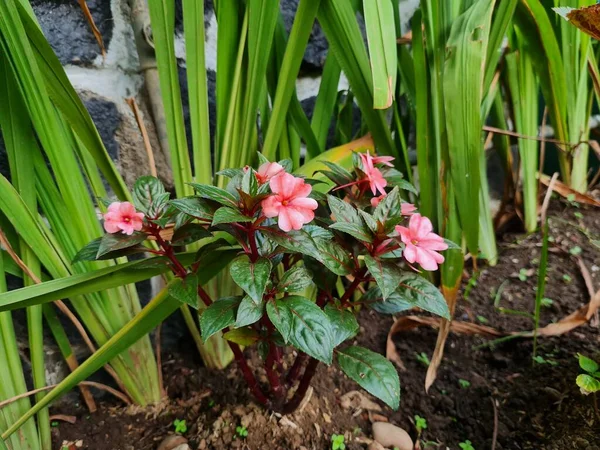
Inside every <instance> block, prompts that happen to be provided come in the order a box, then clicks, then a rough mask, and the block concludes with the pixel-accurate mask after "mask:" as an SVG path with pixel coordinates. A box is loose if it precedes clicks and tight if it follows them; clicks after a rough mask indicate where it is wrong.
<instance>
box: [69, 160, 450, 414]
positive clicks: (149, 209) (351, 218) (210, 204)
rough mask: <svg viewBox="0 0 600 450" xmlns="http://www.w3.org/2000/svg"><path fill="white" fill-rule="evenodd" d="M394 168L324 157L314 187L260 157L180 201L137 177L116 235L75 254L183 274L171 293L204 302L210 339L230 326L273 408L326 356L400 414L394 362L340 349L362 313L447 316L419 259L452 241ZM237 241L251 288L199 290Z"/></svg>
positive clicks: (437, 258)
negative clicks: (349, 166)
mask: <svg viewBox="0 0 600 450" xmlns="http://www.w3.org/2000/svg"><path fill="white" fill-rule="evenodd" d="M260 157H261V158H262V156H260ZM391 160H392V158H388V157H377V156H371V155H370V154H368V153H367V154H357V155H355V157H354V159H353V161H354V167H353V170H352V171H351V172H350V171H347V170H346V169H345V168H343V167H341V166H338V165H336V164H333V163H329V162H325V163H324V164H325V165H326V166H327V168H328V169H327V170H322V171H319V173H318V174H317V176H319V177H321V179H320V180H316V179H302V178H299V177H296V176H294V175H292V174H291V173H289V170H290V166H291V163H290V162H289V161H280V162H278V163H276V162H269V161H266V160H264V158H262V164H261V165H260V167H259V168H258V169H257V170H255V169H253V168H250V167H245V168H243V169H228V170H225V171H223V172H221V173H220V175H222V176H225V177H227V178H229V180H230V181H229V184H228V186H227V188H226V189H221V188H218V187H215V186H209V185H203V184H192V186H193V188H194V190H195V191H196V193H197V195H195V196H191V197H186V198H181V199H173V200H170V198H169V197H170V194H169V193H168V192H167V191H166V190H165V188H164V187H163V185H162V184H161V183H160V181H159V180H158V179H156V178H153V177H142V178H140V179H139V180H138V181H137V183H136V185H135V188H134V203H135V205H132V204H129V203H113V204H111V205H110V206H109V208H108V212H107V213H106V214H105V215H104V227H105V230H106V231H107V234H106V235H105V236H103V237H102V238H100V239H97V240H96V241H94V242H92V243H90V244H89V245H88V246H86V247H85V248H84V249H82V250H81V251H80V252H79V254H78V257H77V258H78V259H80V260H81V259H103V258H114V257H117V256H123V255H128V254H132V253H136V252H150V253H154V254H156V255H159V256H160V258H159V261H163V263H164V264H167V265H168V266H169V267H170V269H171V270H172V272H173V273H174V274H175V276H176V280H175V281H174V282H172V283H171V284H170V286H169V295H170V296H172V297H173V298H175V299H177V300H179V301H181V302H183V303H186V304H189V305H191V306H192V307H194V308H196V309H198V308H200V306H201V305H200V304H199V302H200V301H201V302H202V303H203V308H200V309H203V310H202V312H201V316H200V327H201V331H202V336H203V338H204V339H207V338H209V337H210V336H212V335H214V334H215V333H217V332H219V331H223V332H224V338H225V339H226V340H227V341H228V343H229V345H230V346H231V349H232V351H233V353H234V355H235V358H236V361H237V363H238V364H239V367H240V369H241V371H242V373H243V376H244V378H245V379H246V381H247V383H248V386H249V388H250V390H251V391H252V393H253V395H254V397H255V398H256V400H257V401H258V402H260V403H262V404H264V405H266V406H268V407H270V408H273V409H276V410H279V411H282V412H284V413H288V412H291V411H293V410H295V409H296V408H297V407H298V405H299V404H300V402H301V400H302V398H303V397H304V395H305V393H306V390H307V388H308V387H309V385H310V382H311V379H312V377H313V375H314V374H315V371H316V369H317V366H318V364H319V362H324V363H326V364H331V363H332V362H333V360H334V356H335V359H336V360H337V363H338V364H339V366H340V367H341V369H342V370H343V371H344V372H345V373H346V374H347V375H348V376H349V377H350V378H352V379H353V380H355V381H356V382H357V383H358V384H359V385H361V386H362V387H363V388H364V389H366V390H367V391H368V392H370V393H371V394H373V395H375V396H377V397H379V398H380V399H381V400H383V401H384V402H385V403H387V404H388V405H389V406H391V407H392V408H397V407H398V404H399V399H400V382H399V379H398V374H397V372H396V370H395V369H394V367H393V366H392V364H391V363H389V362H388V361H387V360H386V359H385V358H384V357H383V356H381V355H378V354H376V353H374V352H372V351H370V350H367V349H365V348H362V347H359V346H356V345H344V343H345V342H346V341H348V340H351V339H352V338H354V337H355V336H356V334H357V333H358V330H359V325H358V322H357V320H356V317H355V316H356V314H357V312H358V311H359V310H360V308H363V307H366V308H371V309H373V310H375V311H377V312H380V313H384V314H395V313H398V312H401V311H405V310H408V309H411V308H414V307H419V308H421V309H424V310H427V311H430V312H432V313H435V314H438V315H442V316H445V317H447V316H448V308H447V306H446V302H445V300H444V298H443V296H442V295H441V294H440V292H439V291H438V289H437V288H436V287H435V286H434V285H432V284H431V283H430V282H429V281H427V280H426V279H425V278H423V277H422V276H420V275H419V274H418V273H417V272H418V269H417V268H416V266H415V265H420V266H421V268H422V269H424V270H436V269H437V267H438V264H440V263H442V262H443V261H444V257H443V256H442V255H441V254H440V253H439V252H440V251H442V250H445V249H447V248H448V245H447V243H446V242H445V241H444V240H443V239H442V238H440V237H439V236H438V235H436V234H434V233H433V232H432V225H431V222H430V221H429V219H427V218H426V217H422V216H421V215H420V214H418V213H417V212H416V208H415V207H414V206H413V205H411V204H410V203H407V202H405V201H404V200H403V199H402V192H406V191H413V192H414V188H413V187H412V186H411V185H410V184H409V183H407V182H406V181H405V180H404V179H403V178H402V176H401V174H400V173H399V172H398V171H396V170H395V169H393V168H392V167H390V166H391ZM326 179H328V180H329V181H331V182H332V183H333V185H331V183H329V182H326V181H324V180H326ZM407 219H408V220H407ZM406 222H408V223H406ZM199 240H202V241H203V242H202V243H203V244H204V245H203V246H202V247H201V248H200V250H199V251H198V252H197V253H196V254H195V255H194V256H193V258H191V259H190V258H189V257H188V258H182V256H181V254H177V253H176V248H177V247H183V246H185V245H188V244H190V243H193V242H195V241H199ZM146 241H155V243H154V244H153V245H148V242H146ZM231 246H234V247H236V248H238V249H239V255H238V256H237V258H236V259H235V260H233V262H232V263H231V265H230V267H229V271H230V275H231V277H232V279H233V280H234V281H235V283H236V284H237V285H238V286H239V287H240V288H241V290H242V291H243V294H242V295H240V296H236V297H227V298H220V299H213V298H210V296H209V295H208V293H207V292H206V290H205V289H204V288H203V287H202V286H201V285H200V284H199V283H198V275H199V271H201V270H202V265H201V264H202V260H203V258H205V257H206V255H207V254H208V252H213V251H216V250H218V249H219V248H221V247H231ZM240 346H244V347H251V346H256V348H257V349H258V352H259V354H260V356H261V357H262V360H263V362H264V370H265V372H266V374H267V379H268V383H269V386H261V384H260V383H259V382H258V381H257V378H256V376H255V375H254V373H253V371H252V369H251V368H250V366H249V364H248V362H247V361H246V359H245V358H244V354H243V352H242V350H241V347H240ZM289 347H291V348H292V349H294V350H295V351H294V352H292V351H289V350H288V348H289ZM292 359H293V361H292Z"/></svg>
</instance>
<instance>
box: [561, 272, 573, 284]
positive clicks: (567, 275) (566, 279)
mask: <svg viewBox="0 0 600 450" xmlns="http://www.w3.org/2000/svg"><path fill="white" fill-rule="evenodd" d="M562 279H563V281H564V282H565V283H570V282H571V281H573V278H571V275H569V274H567V273H565V274H564V275H563V276H562Z"/></svg>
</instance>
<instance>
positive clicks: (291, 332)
mask: <svg viewBox="0 0 600 450" xmlns="http://www.w3.org/2000/svg"><path fill="white" fill-rule="evenodd" d="M267 314H268V315H269V319H271V322H273V325H275V328H277V330H278V331H279V332H280V333H281V335H282V336H283V339H284V340H285V341H286V342H290V343H291V344H292V345H293V346H294V347H296V348H297V349H298V350H301V351H303V352H304V353H306V354H307V355H309V356H312V357H313V358H316V359H318V360H319V361H323V362H324V363H327V364H331V360H332V358H333V339H332V326H331V323H330V322H329V318H328V317H327V315H326V314H325V313H324V312H323V311H321V308H319V307H318V306H317V305H315V304H314V303H313V302H311V301H310V300H308V299H307V298H304V297H299V296H291V297H286V298H283V299H281V300H276V301H271V302H269V303H268V304H267Z"/></svg>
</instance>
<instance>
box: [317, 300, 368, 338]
mask: <svg viewBox="0 0 600 450" xmlns="http://www.w3.org/2000/svg"><path fill="white" fill-rule="evenodd" d="M324 311H325V314H327V317H329V321H330V322H331V328H332V337H333V346H334V347H337V346H338V345H340V344H341V343H342V342H344V341H346V340H347V339H350V338H353V337H354V336H356V335H357V334H358V329H359V328H360V327H359V325H358V321H357V320H356V317H355V316H354V314H353V313H352V312H351V311H349V310H348V309H346V308H343V309H340V308H338V307H337V306H336V305H333V304H331V303H328V304H327V305H326V306H325V309H324Z"/></svg>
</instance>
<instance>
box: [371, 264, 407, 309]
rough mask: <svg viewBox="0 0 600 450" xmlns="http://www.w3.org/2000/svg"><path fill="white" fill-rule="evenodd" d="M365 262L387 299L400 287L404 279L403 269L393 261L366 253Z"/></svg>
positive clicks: (384, 297)
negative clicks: (376, 257) (385, 260)
mask: <svg viewBox="0 0 600 450" xmlns="http://www.w3.org/2000/svg"><path fill="white" fill-rule="evenodd" d="M365 264H366V265H367V268H368V269H369V272H370V273H371V275H372V276H373V278H375V281H376V282H377V286H379V289H381V294H382V295H383V299H384V300H386V299H387V298H388V297H389V296H390V295H392V293H393V292H394V291H395V290H396V289H397V288H398V285H399V284H400V281H401V280H402V275H403V274H402V270H401V269H400V268H399V267H398V266H397V265H396V264H395V263H393V262H384V261H381V260H380V259H379V260H377V259H375V258H373V257H372V256H370V255H365Z"/></svg>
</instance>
